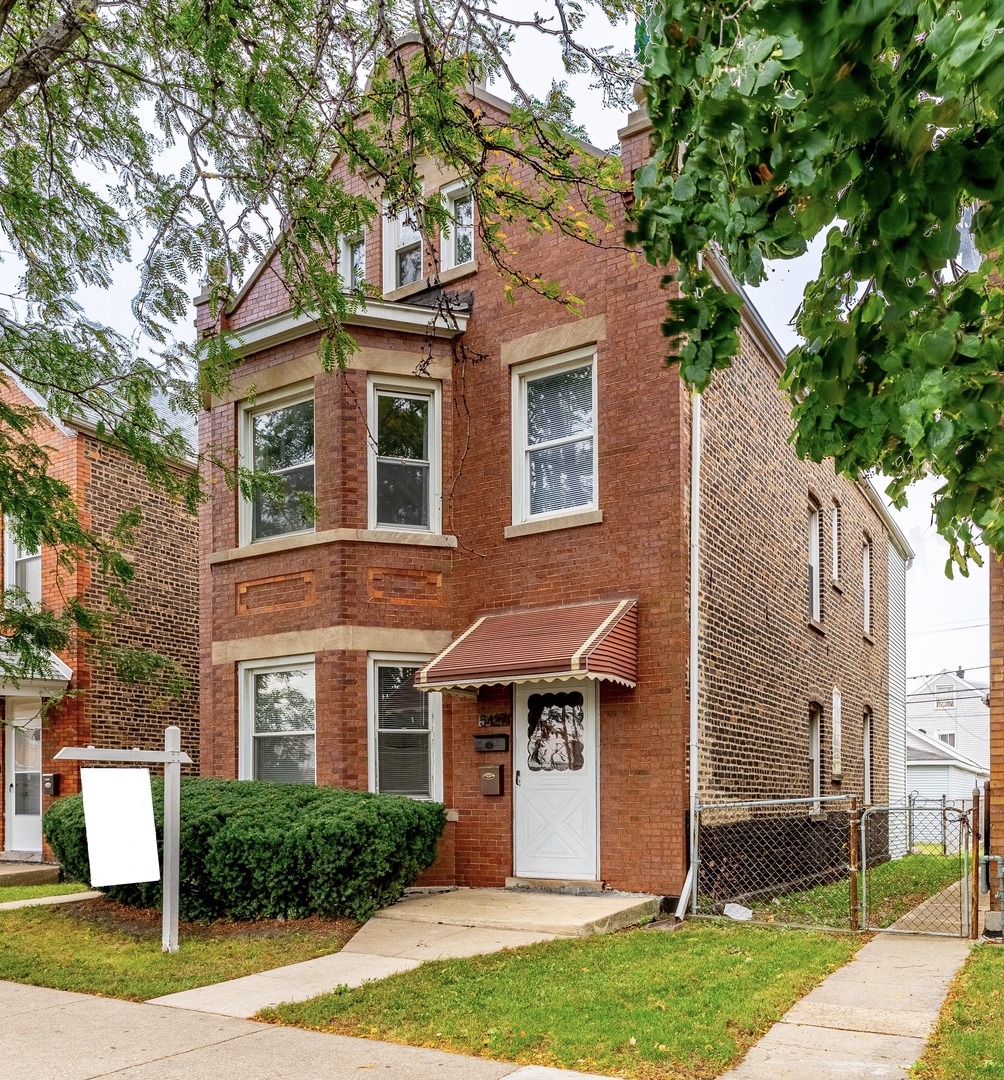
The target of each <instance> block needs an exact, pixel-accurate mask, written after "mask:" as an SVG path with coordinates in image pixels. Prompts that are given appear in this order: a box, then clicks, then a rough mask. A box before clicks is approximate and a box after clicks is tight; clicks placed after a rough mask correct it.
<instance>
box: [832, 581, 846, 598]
mask: <svg viewBox="0 0 1004 1080" xmlns="http://www.w3.org/2000/svg"><path fill="white" fill-rule="evenodd" d="M830 587H831V588H832V589H833V591H834V592H835V593H840V595H841V596H843V594H844V587H843V585H841V584H840V582H839V581H831V582H830Z"/></svg>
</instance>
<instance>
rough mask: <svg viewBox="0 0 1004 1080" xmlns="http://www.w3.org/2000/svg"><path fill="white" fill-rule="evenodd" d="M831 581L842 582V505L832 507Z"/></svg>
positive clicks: (834, 503)
mask: <svg viewBox="0 0 1004 1080" xmlns="http://www.w3.org/2000/svg"><path fill="white" fill-rule="evenodd" d="M830 579H831V580H832V581H833V582H834V583H836V582H838V581H840V503H838V502H837V501H836V499H834V500H833V505H832V506H831V507H830Z"/></svg>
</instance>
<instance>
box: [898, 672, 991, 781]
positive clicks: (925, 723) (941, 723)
mask: <svg viewBox="0 0 1004 1080" xmlns="http://www.w3.org/2000/svg"><path fill="white" fill-rule="evenodd" d="M906 722H907V726H908V727H909V729H910V731H912V732H916V733H918V734H920V735H925V736H927V737H928V738H931V739H935V740H937V741H938V742H940V743H942V744H943V745H944V746H947V747H949V748H950V749H952V750H955V751H956V752H957V753H958V754H959V755H961V756H962V757H963V758H965V759H967V760H969V761H971V762H975V763H976V764H977V765H978V766H979V768H980V770H981V771H982V772H984V773H989V771H990V690H989V688H988V686H987V684H986V683H982V682H977V681H975V680H974V679H967V678H966V673H965V671H964V670H963V669H962V668H959V669H958V671H941V672H939V673H938V674H937V675H933V676H931V677H930V678H929V679H926V680H925V681H924V682H923V683H922V684H921V685H920V686H918V687H915V688H914V689H913V690H912V691H911V692H910V693H909V694H907V697H906ZM939 794H940V792H939Z"/></svg>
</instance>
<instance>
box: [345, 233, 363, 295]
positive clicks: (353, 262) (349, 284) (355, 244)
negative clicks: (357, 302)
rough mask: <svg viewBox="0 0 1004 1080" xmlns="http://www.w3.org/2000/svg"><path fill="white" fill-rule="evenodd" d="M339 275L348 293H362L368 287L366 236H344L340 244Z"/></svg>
mask: <svg viewBox="0 0 1004 1080" xmlns="http://www.w3.org/2000/svg"><path fill="white" fill-rule="evenodd" d="M338 273H339V274H340V275H341V278H342V286H343V288H344V289H345V291H346V292H362V291H363V289H364V287H365V285H366V236H365V234H364V233H357V234H356V235H355V236H343V237H342V238H341V239H340V240H339V242H338Z"/></svg>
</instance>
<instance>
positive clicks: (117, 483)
mask: <svg viewBox="0 0 1004 1080" xmlns="http://www.w3.org/2000/svg"><path fill="white" fill-rule="evenodd" d="M3 392H4V393H5V394H8V395H10V396H12V397H14V398H15V399H17V400H18V401H19V402H20V403H21V404H28V403H29V402H30V403H31V404H33V405H36V406H41V405H42V402H41V401H40V400H37V399H35V398H34V397H30V396H29V395H28V394H26V393H24V392H23V391H21V390H19V389H18V388H17V387H16V386H15V385H13V384H12V385H11V386H10V387H9V388H7V389H6V390H4V391H3ZM173 422H174V423H175V424H178V423H180V421H178V420H177V419H176V418H175V419H174V421H173ZM36 438H37V440H38V442H39V443H40V444H41V445H43V446H46V447H47V448H48V450H49V457H50V461H51V463H52V464H51V471H52V474H53V475H55V476H57V477H59V478H60V479H62V480H64V481H65V482H66V483H67V484H68V485H69V486H70V488H71V489H72V490H73V491H74V492H75V493H76V497H77V506H78V509H79V512H80V514H81V517H82V519H83V521H84V523H85V524H87V525H89V526H90V527H91V528H92V529H95V530H96V531H98V532H101V533H105V534H107V533H108V532H109V531H110V530H111V528H112V527H113V526H114V524H115V522H116V520H117V518H118V515H119V514H120V513H122V512H123V511H124V510H127V509H129V508H130V507H133V506H136V505H138V506H140V508H141V509H142V512H143V521H142V524H141V526H140V527H139V529H138V530H137V533H136V546H135V548H134V549H133V552H132V555H131V558H132V559H133V565H134V567H135V577H134V579H133V581H132V583H131V584H130V586H129V587H128V590H127V592H128V596H129V600H130V603H131V605H132V606H131V610H130V611H128V612H124V613H117V614H116V615H115V617H114V621H113V622H112V623H111V625H110V631H111V633H112V635H113V644H114V645H116V646H120V647H122V646H132V647H137V648H139V647H142V648H151V649H155V650H157V651H158V652H160V653H162V654H164V655H166V656H170V657H172V658H173V659H175V660H176V661H177V662H178V663H179V664H181V666H182V668H183V670H184V671H185V673H186V675H187V676H188V678H189V680H190V682H191V687H192V688H191V689H190V690H189V691H188V692H187V693H186V694H185V695H184V698H183V700H181V701H177V702H171V703H169V704H164V705H163V706H160V705H157V706H155V705H154V704H152V703H151V700H150V690H149V688H148V687H146V686H143V685H125V684H123V683H122V682H121V681H120V680H119V679H118V677H117V675H116V674H115V671H114V670H113V669H111V668H110V667H109V666H108V665H106V664H105V663H104V662H103V661H102V660H101V659H100V658H99V657H97V656H96V655H94V653H93V651H90V650H88V649H87V648H86V645H85V643H84V642H83V641H82V640H77V641H76V642H75V643H74V644H73V646H72V647H71V648H70V649H69V650H68V651H67V652H66V653H64V654H62V655H60V656H53V657H52V678H51V679H46V680H24V679H22V680H18V681H17V683H14V682H6V683H3V682H0V697H2V708H3V716H4V721H5V723H4V725H3V729H4V737H3V739H0V778H2V782H3V790H4V798H3V799H2V800H0V836H2V837H3V845H2V854H3V857H6V858H10V859H17V860H31V859H39V858H42V857H43V840H42V815H43V814H44V812H45V810H47V809H48V806H49V804H50V803H51V802H52V800H53V798H55V797H56V796H57V795H67V794H72V793H74V792H76V791H78V790H79V775H80V774H79V769H78V768H77V766H75V765H72V764H67V763H66V762H56V761H53V760H52V759H53V755H54V754H55V753H56V752H57V751H58V750H59V749H60V748H61V747H63V746H70V745H77V746H86V745H88V744H94V745H96V746H109V747H123V748H128V747H132V746H143V747H150V748H156V747H158V746H162V745H163V738H164V735H163V733H164V728H165V727H166V726H167V725H168V724H177V725H178V726H180V727H181V730H182V743H183V746H184V749H186V750H187V751H188V753H189V754H190V755H192V757H193V758H195V759H196V760H198V757H197V755H198V750H199V736H198V704H197V703H198V677H199V671H198V644H197V641H198V625H197V617H198V616H197V612H198V600H197V596H196V592H197V589H198V574H197V565H198V562H197V550H198V541H197V529H198V524H197V521H196V519H195V517H194V516H193V515H192V514H190V513H188V512H187V511H186V510H185V509H184V507H181V506H178V505H177V504H175V503H173V502H172V501H171V500H170V499H168V498H167V497H166V496H165V495H164V494H163V493H162V492H160V491H155V490H153V489H152V488H151V486H150V484H149V483H148V481H147V479H146V477H145V475H144V474H143V473H142V470H140V469H138V468H137V467H136V466H135V465H134V464H133V462H132V461H131V460H130V459H129V458H128V457H127V455H126V454H124V453H123V452H122V451H120V450H118V449H116V448H115V447H112V446H110V445H109V444H108V443H107V442H106V441H104V440H102V439H101V438H99V437H98V435H97V433H96V431H95V430H94V429H93V428H89V427H88V425H86V424H84V423H81V422H80V421H78V420H74V421H73V422H72V424H69V423H66V422H64V421H62V420H60V419H59V418H57V417H52V416H48V417H46V419H45V420H44V421H43V423H42V424H41V426H40V428H39V430H38V431H37V433H36ZM193 441H194V432H193ZM194 467H195V465H194V460H193V461H190V462H182V463H179V465H178V468H179V469H192V468H194ZM3 544H4V559H3V583H4V588H15V587H16V588H19V589H22V590H23V591H24V592H25V593H26V594H27V595H28V597H29V598H30V599H32V600H34V601H36V602H38V601H41V600H44V601H45V603H46V604H47V605H48V606H50V607H51V608H53V609H54V610H56V611H59V610H60V608H61V606H62V604H63V603H64V602H65V598H66V597H69V596H76V597H79V598H80V599H81V600H82V601H83V602H84V603H85V604H86V605H87V606H88V607H90V608H91V609H92V610H96V611H107V610H109V609H110V605H109V601H108V598H107V596H106V589H107V585H108V582H107V580H106V579H105V578H104V577H103V576H102V573H101V570H100V568H99V566H98V565H97V560H96V559H95V558H93V557H84V556H82V557H81V558H80V559H78V560H77V562H76V564H75V566H74V567H73V569H67V568H66V567H65V566H62V565H58V564H57V559H56V553H55V552H54V551H50V550H48V549H43V550H41V551H24V550H22V549H21V548H20V547H19V546H18V544H17V542H16V541H15V539H14V536H13V533H12V531H11V530H10V529H6V528H4V530H3ZM67 688H68V689H69V690H70V691H71V692H72V693H71V694H70V695H69V696H67V697H65V698H64V699H63V700H62V701H60V702H59V703H58V704H57V705H54V706H53V707H52V708H50V709H48V710H45V715H44V716H43V715H41V706H42V701H43V699H45V698H47V697H51V696H53V695H54V694H56V693H58V692H60V691H63V690H66V689H67ZM49 776H52V777H55V778H56V780H55V789H56V790H55V791H54V792H53V791H51V790H47V789H46V787H45V786H44V785H43V778H44V777H49ZM45 855H47V856H51V852H48V851H47V850H46V852H45Z"/></svg>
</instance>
